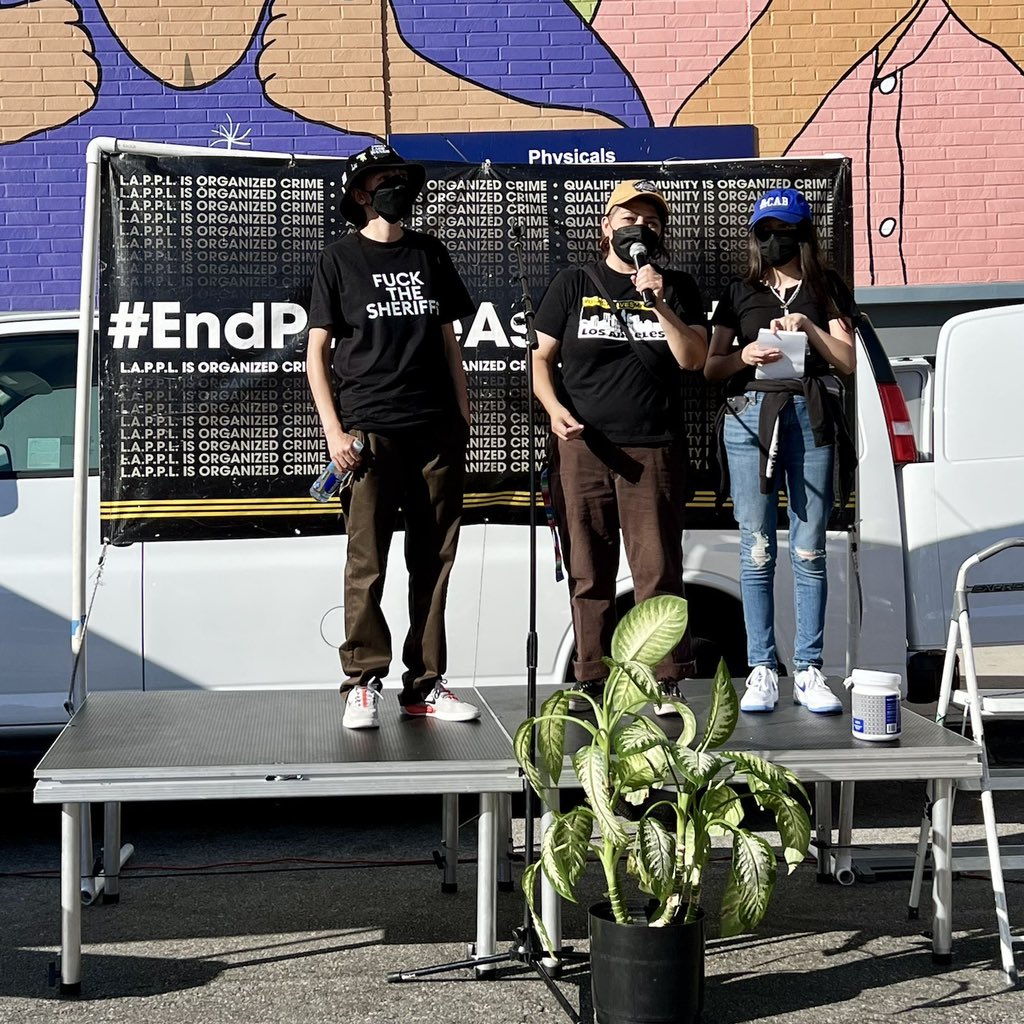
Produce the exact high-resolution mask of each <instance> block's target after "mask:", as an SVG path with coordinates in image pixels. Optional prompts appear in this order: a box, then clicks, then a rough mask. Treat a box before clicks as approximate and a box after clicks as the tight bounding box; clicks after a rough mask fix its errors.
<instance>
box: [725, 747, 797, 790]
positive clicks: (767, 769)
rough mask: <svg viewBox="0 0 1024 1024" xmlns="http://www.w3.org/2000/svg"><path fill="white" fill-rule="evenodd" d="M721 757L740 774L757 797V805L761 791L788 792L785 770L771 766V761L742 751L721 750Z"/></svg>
mask: <svg viewBox="0 0 1024 1024" xmlns="http://www.w3.org/2000/svg"><path fill="white" fill-rule="evenodd" d="M722 757H724V758H725V759H726V760H727V761H732V763H733V764H734V765H736V767H737V768H738V769H739V770H740V772H742V774H743V776H744V778H745V779H746V783H747V786H748V787H749V789H750V792H751V793H753V794H754V795H755V796H756V797H757V799H758V802H759V803H760V800H761V793H762V792H763V791H769V792H775V793H787V792H789V779H788V778H787V774H786V772H785V770H784V769H782V768H780V767H779V766H778V765H775V764H772V762H771V761H766V760H765V759H764V758H763V757H758V756H757V754H748V753H747V752H746V751H742V750H740V751H735V750H723V751H722Z"/></svg>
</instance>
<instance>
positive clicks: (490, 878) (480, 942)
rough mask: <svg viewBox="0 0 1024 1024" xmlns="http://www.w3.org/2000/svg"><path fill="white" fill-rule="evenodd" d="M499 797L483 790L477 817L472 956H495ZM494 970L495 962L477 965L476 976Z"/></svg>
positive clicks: (477, 958)
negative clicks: (474, 928) (474, 921)
mask: <svg viewBox="0 0 1024 1024" xmlns="http://www.w3.org/2000/svg"><path fill="white" fill-rule="evenodd" d="M498 801H499V796H498V794H497V793H481V794H480V817H479V819H478V820H477V840H476V844H477V850H476V870H477V894H476V945H475V946H474V948H473V959H475V960H479V959H483V958H485V957H490V956H494V954H495V946H496V944H497V937H496V934H495V933H496V929H497V916H498V886H497V875H498V871H497V862H498ZM493 970H494V965H493V964H481V965H480V966H479V967H477V968H475V971H476V974H477V977H480V976H481V975H483V974H485V973H487V974H490V973H491V972H492V971H493Z"/></svg>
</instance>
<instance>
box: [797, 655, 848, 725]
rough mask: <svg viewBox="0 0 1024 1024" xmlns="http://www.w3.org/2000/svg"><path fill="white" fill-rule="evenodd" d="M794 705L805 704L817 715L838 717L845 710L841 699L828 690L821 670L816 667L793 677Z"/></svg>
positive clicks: (806, 669)
mask: <svg viewBox="0 0 1024 1024" xmlns="http://www.w3.org/2000/svg"><path fill="white" fill-rule="evenodd" d="M793 703H794V704H803V706H804V707H805V708H807V710H808V711H813V712H814V713H815V714H816V715H838V714H839V713H840V712H841V711H842V710H843V705H842V703H841V702H840V700H839V698H838V697H837V696H836V695H835V694H834V693H833V692H832V691H831V690H830V689H829V688H828V683H826V682H825V677H824V676H823V675H822V674H821V669H820V668H818V667H817V666H815V665H811V666H810V668H805V669H803V670H802V671H800V672H797V674H796V675H795V676H794V677H793Z"/></svg>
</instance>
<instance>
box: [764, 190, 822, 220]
mask: <svg viewBox="0 0 1024 1024" xmlns="http://www.w3.org/2000/svg"><path fill="white" fill-rule="evenodd" d="M766 217H774V218H775V219H776V220H781V221H785V222H786V223H787V224H799V223H800V221H802V220H806V221H812V220H814V214H813V213H812V212H811V204H810V203H808V202H807V200H806V199H804V195H803V193H802V192H798V191H797V190H796V189H795V188H773V189H772V190H771V191H770V192H765V194H764V195H763V196H761V198H760V199H758V201H757V202H756V203H754V209H753V212H752V213H751V214H750V226H751V227H753V226H754V225H755V224H756V223H757V222H758V221H759V220H764V219H765V218H766Z"/></svg>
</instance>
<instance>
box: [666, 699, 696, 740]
mask: <svg viewBox="0 0 1024 1024" xmlns="http://www.w3.org/2000/svg"><path fill="white" fill-rule="evenodd" d="M668 703H669V704H671V705H672V706H673V707H674V708H675V709H676V711H678V712H679V718H680V720H681V721H682V724H683V731H682V732H681V733H680V734H679V735H678V736H677V737H676V741H675V743H676V746H677V747H688V746H689V745H690V744H691V743H692V742H693V738H694V736H696V735H697V716H696V715H695V714H694V713H693V711H692V710H691V708H690V706H689V705H688V704H684V703H683V702H682V701H678V700H672V701H669V702H668Z"/></svg>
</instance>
